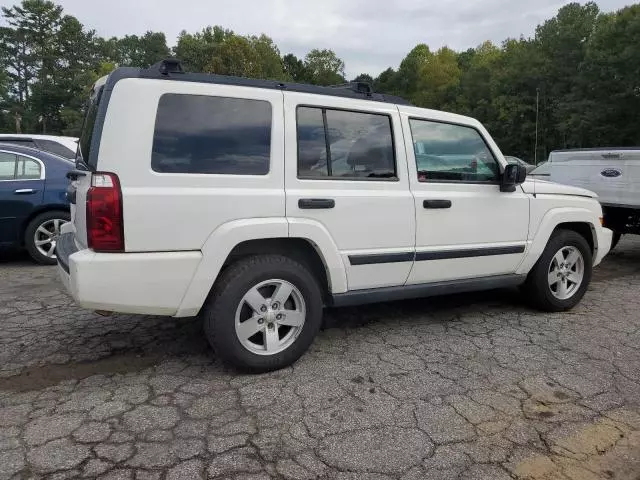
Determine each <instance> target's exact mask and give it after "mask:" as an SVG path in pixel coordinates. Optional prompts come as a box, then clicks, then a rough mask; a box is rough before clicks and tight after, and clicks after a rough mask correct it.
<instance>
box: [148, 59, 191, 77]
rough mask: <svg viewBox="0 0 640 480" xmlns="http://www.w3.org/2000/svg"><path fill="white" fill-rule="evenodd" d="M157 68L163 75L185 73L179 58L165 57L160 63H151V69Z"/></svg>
mask: <svg viewBox="0 0 640 480" xmlns="http://www.w3.org/2000/svg"><path fill="white" fill-rule="evenodd" d="M153 69H156V70H157V71H158V72H160V74H161V75H169V74H170V73H184V68H182V63H181V62H180V60H178V59H177V58H165V59H164V60H160V61H159V62H158V63H156V64H154V65H151V67H150V68H149V70H153Z"/></svg>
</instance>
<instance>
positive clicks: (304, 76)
mask: <svg viewBox="0 0 640 480" xmlns="http://www.w3.org/2000/svg"><path fill="white" fill-rule="evenodd" d="M282 64H283V69H284V73H285V74H286V75H287V76H288V77H289V79H290V80H292V81H294V82H298V83H306V82H309V81H310V80H309V78H310V75H309V72H308V71H307V68H306V67H305V65H304V62H303V61H302V60H300V59H299V58H298V57H296V56H295V55H294V54H293V53H288V54H286V55H285V56H284V57H283V58H282Z"/></svg>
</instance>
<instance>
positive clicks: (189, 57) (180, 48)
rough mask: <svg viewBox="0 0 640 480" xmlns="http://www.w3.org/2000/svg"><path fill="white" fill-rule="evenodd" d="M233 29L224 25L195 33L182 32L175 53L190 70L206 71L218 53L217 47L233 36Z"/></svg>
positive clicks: (174, 49)
mask: <svg viewBox="0 0 640 480" xmlns="http://www.w3.org/2000/svg"><path fill="white" fill-rule="evenodd" d="M233 35H234V33H233V32H232V31H231V30H225V29H224V28H222V27H218V26H216V27H207V28H205V29H203V30H202V31H201V32H197V33H194V34H191V33H187V32H186V31H184V30H183V31H182V32H180V35H179V37H178V43H177V45H176V46H175V47H174V48H173V53H174V55H175V56H176V57H177V58H179V59H180V60H181V61H182V63H183V66H184V68H185V69H186V70H187V71H189V72H204V71H205V68H206V67H207V65H208V64H209V62H211V59H212V58H213V57H214V56H215V54H216V49H217V48H218V47H219V46H220V44H222V43H223V42H224V40H225V39H226V38H228V37H231V36H233Z"/></svg>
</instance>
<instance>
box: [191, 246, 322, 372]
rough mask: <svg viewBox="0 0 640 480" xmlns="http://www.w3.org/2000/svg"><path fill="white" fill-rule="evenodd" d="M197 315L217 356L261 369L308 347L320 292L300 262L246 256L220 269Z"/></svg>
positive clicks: (288, 360)
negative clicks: (214, 284)
mask: <svg viewBox="0 0 640 480" xmlns="http://www.w3.org/2000/svg"><path fill="white" fill-rule="evenodd" d="M200 315H201V317H202V318H203V322H204V330H205V334H206V337H207V339H208V340H209V343H210V344H211V346H212V347H213V349H214V350H215V352H216V354H217V355H218V356H219V357H220V358H221V359H222V360H223V361H225V362H227V363H229V364H231V365H233V366H235V367H237V368H240V369H243V370H249V371H252V372H266V371H271V370H277V369H280V368H283V367H286V366H288V365H291V364H292V363H294V362H295V361H296V360H297V359H298V358H299V357H300V356H301V355H302V354H303V353H304V352H305V351H306V350H307V349H308V348H309V345H311V343H312V342H313V339H314V338H315V336H316V334H317V333H318V331H319V330H320V325H321V322H322V293H321V290H320V287H319V286H318V283H317V281H316V280H315V278H314V277H313V275H312V274H311V273H310V272H309V270H308V269H307V267H306V266H304V265H302V264H301V263H298V262H296V261H295V260H292V259H290V258H288V257H285V256H281V255H261V256H252V257H248V258H246V259H242V260H239V261H238V262H236V263H234V264H232V265H231V266H230V267H228V268H227V269H226V270H225V271H224V272H223V273H222V275H221V276H220V278H219V280H218V281H217V282H216V286H215V287H214V290H213V292H212V295H211V297H210V298H209V299H208V300H207V302H206V304H205V305H204V306H203V308H202V310H201V313H200Z"/></svg>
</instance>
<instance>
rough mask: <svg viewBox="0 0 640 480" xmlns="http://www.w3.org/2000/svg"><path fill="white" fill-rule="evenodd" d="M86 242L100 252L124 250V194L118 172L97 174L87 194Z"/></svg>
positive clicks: (92, 178) (94, 175) (92, 179)
mask: <svg viewBox="0 0 640 480" xmlns="http://www.w3.org/2000/svg"><path fill="white" fill-rule="evenodd" d="M87 243H88V245H89V248H91V249H93V250H95V251H97V252H123V251H124V222H123V219H122V192H121V190H120V181H119V180H118V176H117V175H116V174H115V173H103V172H97V173H94V174H93V175H92V176H91V187H90V188H89V190H88V191H87Z"/></svg>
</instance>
